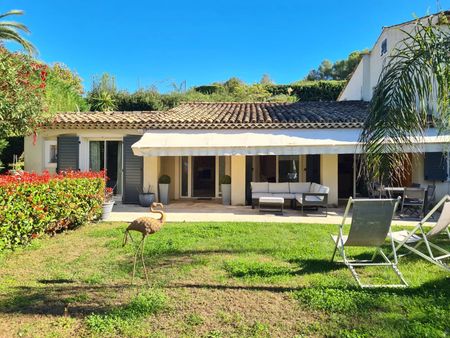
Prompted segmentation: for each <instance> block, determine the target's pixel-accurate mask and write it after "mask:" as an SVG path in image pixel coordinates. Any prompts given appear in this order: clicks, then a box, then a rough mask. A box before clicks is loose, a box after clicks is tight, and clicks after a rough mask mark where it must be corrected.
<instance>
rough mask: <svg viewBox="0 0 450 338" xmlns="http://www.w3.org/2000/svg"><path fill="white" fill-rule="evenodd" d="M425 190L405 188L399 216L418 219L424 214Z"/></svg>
mask: <svg viewBox="0 0 450 338" xmlns="http://www.w3.org/2000/svg"><path fill="white" fill-rule="evenodd" d="M424 207H425V189H420V188H405V190H404V193H403V200H402V209H401V214H409V215H410V216H414V215H416V214H417V216H418V217H420V216H421V215H422V214H423V213H424Z"/></svg>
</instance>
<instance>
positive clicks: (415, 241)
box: [390, 195, 450, 271]
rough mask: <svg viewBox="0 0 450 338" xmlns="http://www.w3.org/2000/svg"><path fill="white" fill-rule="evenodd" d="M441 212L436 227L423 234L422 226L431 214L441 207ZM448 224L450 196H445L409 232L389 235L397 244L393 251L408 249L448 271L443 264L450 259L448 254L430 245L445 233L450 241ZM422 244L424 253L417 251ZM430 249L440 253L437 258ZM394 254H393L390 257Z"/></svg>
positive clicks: (446, 266)
mask: <svg viewBox="0 0 450 338" xmlns="http://www.w3.org/2000/svg"><path fill="white" fill-rule="evenodd" d="M441 206H443V208H442V212H441V215H440V216H439V219H438V221H437V222H436V225H435V226H434V227H433V228H431V230H430V231H428V232H425V230H424V229H423V224H424V223H425V222H426V221H427V220H428V219H429V218H430V217H432V216H433V214H434V213H435V212H436V211H437V210H438V209H439V208H440V207H441ZM449 224H450V196H449V195H446V196H444V197H443V198H442V199H441V200H440V201H439V203H438V204H436V206H435V207H434V208H433V209H431V211H430V212H429V213H428V214H427V215H426V216H425V217H424V218H423V219H422V220H421V221H420V222H419V223H418V224H417V225H416V226H415V227H414V229H412V230H411V231H407V230H402V231H395V232H393V233H392V234H391V236H392V239H393V240H394V242H395V243H396V244H397V247H396V248H395V250H398V249H400V248H402V247H404V248H406V249H408V250H409V251H411V252H413V253H415V254H417V255H419V256H420V257H422V258H424V259H426V260H427V261H429V262H430V263H433V264H436V265H437V266H439V267H441V268H443V269H444V270H447V271H450V266H449V265H448V264H446V263H444V259H447V258H449V257H450V252H448V251H447V250H445V249H444V248H442V247H440V246H438V245H436V244H435V243H432V242H431V240H433V239H434V238H436V236H438V235H439V234H442V233H445V232H446V233H447V236H448V238H449V239H450V231H449ZM422 244H424V245H425V249H426V250H424V251H420V250H418V248H419V247H420V246H421V245H422ZM432 249H435V251H438V252H439V253H440V255H439V256H435V255H434V254H433V251H432ZM393 254H395V252H393V253H392V254H391V255H390V256H392V255H393Z"/></svg>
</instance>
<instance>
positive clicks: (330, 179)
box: [320, 155, 338, 206]
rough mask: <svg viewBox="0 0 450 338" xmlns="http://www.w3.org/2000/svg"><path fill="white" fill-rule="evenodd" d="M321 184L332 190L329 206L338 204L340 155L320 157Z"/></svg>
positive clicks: (329, 196) (329, 195)
mask: <svg viewBox="0 0 450 338" xmlns="http://www.w3.org/2000/svg"><path fill="white" fill-rule="evenodd" d="M320 183H321V184H322V185H325V186H327V187H329V188H330V192H329V194H328V204H329V205H333V206H337V204H338V155H321V156H320Z"/></svg>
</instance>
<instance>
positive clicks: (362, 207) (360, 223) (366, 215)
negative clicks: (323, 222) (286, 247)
mask: <svg viewBox="0 0 450 338" xmlns="http://www.w3.org/2000/svg"><path fill="white" fill-rule="evenodd" d="M399 202H400V198H398V199H352V198H350V199H349V200H348V204H347V207H346V209H345V213H344V217H343V219H342V223H341V225H340V226H339V234H338V235H337V236H333V235H332V236H331V238H332V240H333V242H334V244H335V247H334V252H333V256H332V257H331V261H333V260H334V257H335V255H336V252H337V251H339V254H340V255H341V256H342V259H343V262H344V264H345V265H346V266H347V267H348V268H349V269H350V271H351V273H352V275H353V277H354V278H355V280H356V282H357V283H358V285H359V286H360V287H362V288H376V287H407V286H408V283H407V282H406V281H405V279H404V278H403V276H402V274H401V272H400V271H399V270H398V268H397V263H398V261H397V254H396V250H395V244H394V241H393V240H392V239H390V242H391V247H392V252H393V253H394V255H393V256H394V260H393V261H391V260H390V259H389V258H388V257H387V256H386V254H385V253H384V252H383V250H382V249H381V246H382V245H384V244H385V243H386V238H387V237H388V234H389V233H390V232H391V222H392V217H393V216H394V213H395V211H396V210H397V207H398V205H399ZM351 207H353V210H352V222H351V227H350V232H349V234H348V235H347V236H346V235H344V234H343V227H344V224H345V221H346V219H347V216H348V214H349V211H350V209H351ZM391 238H392V237H391ZM346 247H372V248H375V252H374V254H373V256H372V259H370V260H349V259H348V257H347V255H346V252H345V248H346ZM377 254H379V255H380V256H381V257H382V258H383V260H384V262H375V261H374V259H375V257H376V256H377ZM363 266H388V267H391V268H392V269H393V270H394V272H395V274H396V275H397V276H398V277H399V279H400V284H381V285H374V284H363V283H362V282H361V279H360V277H359V275H358V273H357V272H356V269H355V268H356V267H363Z"/></svg>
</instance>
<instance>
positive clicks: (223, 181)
mask: <svg viewBox="0 0 450 338" xmlns="http://www.w3.org/2000/svg"><path fill="white" fill-rule="evenodd" d="M220 184H231V176H230V175H223V176H222V177H221V178H220Z"/></svg>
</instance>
